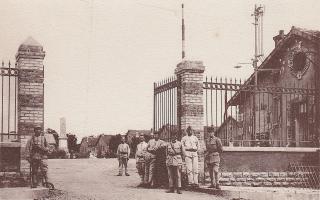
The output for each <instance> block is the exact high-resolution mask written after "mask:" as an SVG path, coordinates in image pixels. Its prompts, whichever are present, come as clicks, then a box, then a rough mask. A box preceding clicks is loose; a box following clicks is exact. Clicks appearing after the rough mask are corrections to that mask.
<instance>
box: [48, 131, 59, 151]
mask: <svg viewBox="0 0 320 200" xmlns="http://www.w3.org/2000/svg"><path fill="white" fill-rule="evenodd" d="M46 133H48V134H52V135H53V137H54V140H55V141H56V147H58V146H59V134H58V133H57V131H55V130H53V129H51V128H47V129H46Z"/></svg>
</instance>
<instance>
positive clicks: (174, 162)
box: [166, 133, 183, 194]
mask: <svg viewBox="0 0 320 200" xmlns="http://www.w3.org/2000/svg"><path fill="white" fill-rule="evenodd" d="M182 155H183V146H182V144H181V142H179V141H177V135H176V134H175V133H172V141H171V142H168V143H167V160H166V164H167V170H168V178H169V190H168V191H167V193H174V188H176V189H177V193H178V194H181V166H182Z"/></svg>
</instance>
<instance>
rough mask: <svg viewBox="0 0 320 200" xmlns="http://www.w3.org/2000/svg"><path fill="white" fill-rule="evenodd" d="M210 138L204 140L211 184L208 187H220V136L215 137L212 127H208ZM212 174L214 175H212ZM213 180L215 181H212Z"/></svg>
mask: <svg viewBox="0 0 320 200" xmlns="http://www.w3.org/2000/svg"><path fill="white" fill-rule="evenodd" d="M209 134H210V138H209V139H208V140H207V141H206V149H207V152H206V158H205V160H206V163H207V166H208V169H209V174H210V181H211V185H210V186H209V188H216V189H220V186H219V165H220V153H221V152H222V151H223V148H222V143H221V140H220V138H218V137H216V136H215V135H214V133H213V130H212V129H209ZM213 174H214V176H213ZM214 180H215V181H214Z"/></svg>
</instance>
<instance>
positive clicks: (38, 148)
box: [26, 135, 48, 187]
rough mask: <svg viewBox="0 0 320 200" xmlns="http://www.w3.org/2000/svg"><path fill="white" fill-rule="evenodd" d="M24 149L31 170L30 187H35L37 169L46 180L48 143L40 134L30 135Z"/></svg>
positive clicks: (36, 183)
mask: <svg viewBox="0 0 320 200" xmlns="http://www.w3.org/2000/svg"><path fill="white" fill-rule="evenodd" d="M26 151H27V157H28V160H29V161H30V165H31V170H32V187H36V186H37V185H38V178H39V174H38V171H39V169H40V171H41V175H42V177H43V178H44V179H45V180H46V181H48V175H47V173H48V164H47V152H48V143H47V141H46V138H45V137H44V136H41V135H40V136H32V137H31V138H30V140H28V142H27V146H26Z"/></svg>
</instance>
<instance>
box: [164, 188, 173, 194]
mask: <svg viewBox="0 0 320 200" xmlns="http://www.w3.org/2000/svg"><path fill="white" fill-rule="evenodd" d="M166 193H174V189H173V187H171V188H169V190H168V191H166Z"/></svg>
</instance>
